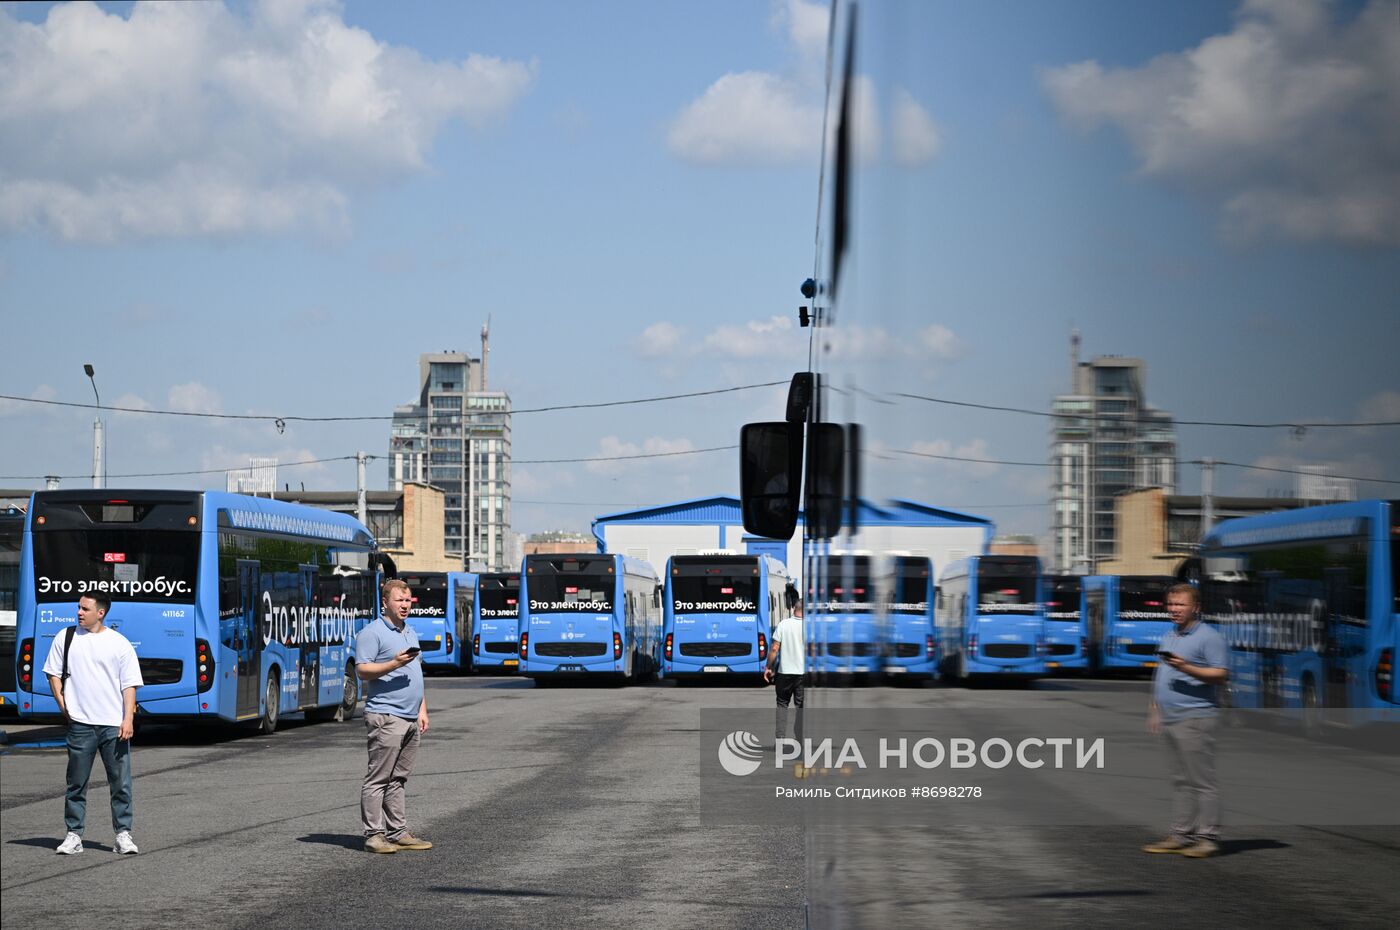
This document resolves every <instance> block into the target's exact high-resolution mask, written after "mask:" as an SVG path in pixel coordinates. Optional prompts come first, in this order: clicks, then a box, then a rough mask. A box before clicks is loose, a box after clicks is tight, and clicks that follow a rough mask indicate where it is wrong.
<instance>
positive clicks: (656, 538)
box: [601, 523, 743, 575]
mask: <svg viewBox="0 0 1400 930" xmlns="http://www.w3.org/2000/svg"><path fill="white" fill-rule="evenodd" d="M601 532H602V536H603V543H604V545H606V547H607V550H608V551H609V552H615V553H617V554H619V555H630V556H632V557H633V558H640V559H643V560H645V561H647V562H650V563H651V567H652V568H654V569H656V573H657V575H660V574H661V573H662V572H664V571H665V570H666V560H667V559H669V558H670V557H671V556H673V555H675V554H676V552H677V550H689V552H683V553H682V554H690V553H693V552H696V551H699V550H701V549H718V548H720V545H719V527H718V526H715V525H713V524H712V525H709V526H694V525H673V524H665V523H642V524H626V523H605V524H603V526H602V529H601ZM735 543H737V544H738V548H739V551H740V552H742V551H743V548H742V543H738V540H737V539H736V540H735Z"/></svg>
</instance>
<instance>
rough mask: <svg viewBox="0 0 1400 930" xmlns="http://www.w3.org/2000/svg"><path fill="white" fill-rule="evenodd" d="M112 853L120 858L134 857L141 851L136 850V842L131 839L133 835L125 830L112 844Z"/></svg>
mask: <svg viewBox="0 0 1400 930" xmlns="http://www.w3.org/2000/svg"><path fill="white" fill-rule="evenodd" d="M112 851H113V852H115V853H116V854H117V855H119V856H134V855H136V854H137V853H139V852H140V851H141V850H139V849H137V848H136V841H135V840H133V839H132V838H131V833H130V832H128V831H126V830H123V831H122V832H120V833H118V834H117V838H116V840H115V841H114V842H113V843H112Z"/></svg>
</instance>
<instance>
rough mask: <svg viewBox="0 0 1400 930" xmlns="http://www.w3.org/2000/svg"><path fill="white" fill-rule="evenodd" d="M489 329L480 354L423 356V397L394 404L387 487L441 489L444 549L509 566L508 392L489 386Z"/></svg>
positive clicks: (488, 565)
mask: <svg viewBox="0 0 1400 930" xmlns="http://www.w3.org/2000/svg"><path fill="white" fill-rule="evenodd" d="M489 352H490V344H489V333H488V331H487V329H486V328H485V327H483V328H482V331H481V356H482V357H481V358H479V359H476V358H471V357H469V356H467V355H466V354H465V353H461V352H439V353H430V354H426V355H421V356H419V358H418V374H419V384H420V385H421V387H420V389H419V395H418V402H417V403H416V404H405V405H403V406H399V407H395V408H394V420H393V425H392V427H391V429H390V436H389V487H390V488H391V489H393V490H401V489H402V488H403V483H404V482H405V481H421V482H425V483H427V484H430V485H432V486H433V487H435V488H440V489H441V490H442V492H443V494H444V500H443V547H444V549H445V550H446V552H447V554H448V555H449V556H454V557H457V558H460V559H461V560H462V564H463V566H464V567H466V568H468V569H480V570H485V571H504V570H506V569H509V568H512V567H514V566H513V565H512V564H511V561H510V560H511V551H510V550H511V546H510V420H511V416H510V396H509V395H508V394H506V393H505V392H503V391H492V390H489V389H488V385H487V382H486V359H487V358H488V356H489Z"/></svg>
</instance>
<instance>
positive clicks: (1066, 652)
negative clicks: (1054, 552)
mask: <svg viewBox="0 0 1400 930" xmlns="http://www.w3.org/2000/svg"><path fill="white" fill-rule="evenodd" d="M1083 600H1084V578H1083V576H1082V575H1047V576H1046V577H1045V667H1046V668H1048V669H1049V670H1050V671H1051V672H1065V671H1079V670H1082V669H1086V668H1088V667H1089V634H1088V631H1087V628H1086V627H1085V625H1084V610H1083V607H1084V604H1083Z"/></svg>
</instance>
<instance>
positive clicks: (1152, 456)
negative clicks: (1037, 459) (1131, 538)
mask: <svg viewBox="0 0 1400 930" xmlns="http://www.w3.org/2000/svg"><path fill="white" fill-rule="evenodd" d="M1070 379H1071V380H1070V385H1071V390H1070V393H1068V394H1061V395H1060V396H1058V397H1056V398H1055V402H1054V405H1053V407H1052V412H1053V413H1054V414H1055V416H1054V418H1053V420H1052V421H1051V422H1052V427H1051V429H1052V434H1051V439H1050V464H1051V466H1052V477H1051V485H1050V497H1051V508H1052V511H1053V515H1052V548H1053V553H1052V556H1051V565H1052V566H1053V568H1054V570H1055V571H1057V572H1073V573H1080V574H1087V573H1092V572H1093V571H1094V570H1095V568H1096V566H1097V565H1098V564H1099V562H1101V561H1103V560H1106V559H1111V558H1113V557H1114V543H1115V541H1116V540H1117V527H1116V526H1115V515H1114V503H1115V498H1116V496H1117V495H1119V494H1121V493H1122V492H1124V491H1128V490H1132V489H1134V488H1147V487H1157V488H1162V489H1163V490H1164V491H1165V493H1167V494H1174V493H1176V426H1175V424H1174V423H1173V421H1172V417H1171V414H1169V413H1167V412H1165V411H1163V410H1158V409H1156V408H1154V407H1150V406H1148V404H1147V365H1146V364H1145V363H1144V362H1143V361H1142V359H1139V358H1120V357H1117V356H1099V357H1097V358H1095V359H1094V360H1093V361H1090V362H1081V361H1080V360H1079V331H1078V330H1075V331H1074V333H1073V334H1072V335H1071V337H1070Z"/></svg>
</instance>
